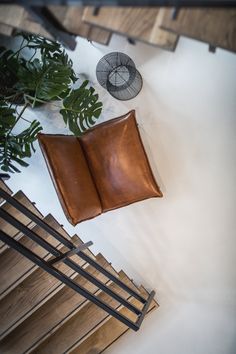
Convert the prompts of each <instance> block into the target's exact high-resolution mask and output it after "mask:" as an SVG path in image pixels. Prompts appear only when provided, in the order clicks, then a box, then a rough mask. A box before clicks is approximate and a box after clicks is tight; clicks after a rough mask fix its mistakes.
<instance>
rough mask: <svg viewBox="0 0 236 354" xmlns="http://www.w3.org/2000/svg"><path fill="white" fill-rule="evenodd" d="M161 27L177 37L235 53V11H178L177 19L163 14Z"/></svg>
mask: <svg viewBox="0 0 236 354" xmlns="http://www.w3.org/2000/svg"><path fill="white" fill-rule="evenodd" d="M161 27H162V28H163V29H166V30H168V31H172V32H174V33H177V34H179V35H184V36H187V37H190V38H193V39H196V40H200V41H203V42H206V43H209V44H210V45H212V46H213V47H221V48H224V49H227V50H230V51H233V52H236V9H235V8H232V9H215V8H208V9H201V8H195V9H193V8H184V9H180V10H179V11H178V14H177V19H175V20H173V19H172V10H171V9H169V10H167V11H166V12H165V15H164V17H163V19H162V23H161Z"/></svg>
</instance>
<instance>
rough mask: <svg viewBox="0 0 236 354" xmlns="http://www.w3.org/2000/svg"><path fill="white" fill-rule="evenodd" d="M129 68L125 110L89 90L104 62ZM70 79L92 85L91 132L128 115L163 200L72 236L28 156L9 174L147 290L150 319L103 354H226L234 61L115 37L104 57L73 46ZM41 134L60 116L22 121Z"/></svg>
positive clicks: (233, 290)
mask: <svg viewBox="0 0 236 354" xmlns="http://www.w3.org/2000/svg"><path fill="white" fill-rule="evenodd" d="M110 51H122V52H124V53H126V54H128V55H130V56H131V57H132V59H133V60H134V62H135V63H136V65H137V68H138V69H139V71H140V73H141V75H142V77H143V80H144V86H143V89H142V91H141V92H140V94H139V95H138V96H137V97H136V98H135V99H133V100H130V101H127V102H121V101H117V100H115V99H114V98H112V97H111V96H109V94H108V93H107V92H106V91H105V90H104V89H102V88H101V87H100V86H99V84H98V83H97V82H96V76H95V68H96V64H97V62H98V60H99V59H100V58H101V57H102V56H103V55H104V54H105V53H107V52H110ZM70 56H71V58H72V59H73V60H74V64H75V69H76V72H77V73H80V74H84V75H85V76H87V77H88V78H89V79H90V81H91V82H93V83H94V85H95V86H96V88H97V90H98V91H99V93H100V98H101V99H102V101H103V103H104V111H103V114H102V117H101V119H100V121H103V120H107V119H110V118H113V117H115V116H118V115H120V114H123V113H126V112H127V111H128V110H130V109H131V108H135V109H136V111H137V119H138V122H139V126H140V131H141V135H142V138H143V140H144V144H145V147H146V150H147V153H148V156H149V158H150V162H151V165H152V167H153V171H154V174H155V176H156V178H157V180H158V182H159V184H160V185H161V188H162V191H163V193H164V198H163V199H150V200H146V201H143V202H140V203H137V204H134V205H130V206H128V207H125V208H122V209H119V210H115V211H113V212H109V213H107V214H104V215H102V216H99V217H97V218H95V219H93V220H90V221H87V222H84V223H81V224H80V225H78V226H77V227H76V228H73V227H72V226H71V225H69V224H68V222H67V221H66V219H65V217H64V215H63V212H62V210H61V207H60V204H59V201H58V199H57V196H56V193H55V191H54V189H53V186H52V183H51V181H50V178H49V175H48V172H47V169H46V166H45V163H44V160H43V158H42V155H41V152H40V151H39V149H38V150H37V153H36V154H35V155H34V157H33V158H32V159H31V162H30V167H29V168H27V169H25V170H23V171H22V173H21V174H20V175H17V174H15V175H13V176H12V178H11V180H10V181H9V185H10V187H11V188H13V190H14V191H17V190H18V189H19V188H21V189H22V190H23V191H24V192H25V193H26V194H27V195H28V196H29V197H30V198H31V199H32V200H33V201H35V202H36V203H37V206H38V208H39V209H40V210H41V211H42V212H43V213H44V214H45V215H46V214H47V213H49V212H51V213H52V214H54V216H55V217H57V218H58V219H59V221H60V222H61V223H62V224H64V225H65V228H66V229H67V230H68V231H69V232H70V233H71V234H74V233H76V232H77V233H78V234H79V235H80V236H81V237H82V238H83V239H84V241H87V240H92V241H93V242H94V247H93V249H94V251H95V252H98V251H100V252H102V253H103V254H104V255H105V256H106V257H107V258H108V259H109V260H110V261H112V263H113V265H114V266H115V267H116V268H117V269H120V268H123V269H124V270H125V271H126V272H127V274H128V275H130V277H132V278H133V279H134V280H135V281H136V282H137V283H138V284H139V283H142V284H143V285H144V286H146V287H147V288H148V289H150V290H151V289H155V290H156V292H157V295H156V299H157V300H158V302H159V303H160V308H159V309H158V310H157V311H155V312H154V313H153V314H152V315H150V317H149V318H148V319H147V320H146V321H145V322H144V323H143V326H142V329H141V330H140V331H139V332H138V333H133V332H131V331H130V332H129V333H127V334H126V335H125V336H124V337H122V339H121V340H120V341H119V342H117V343H116V344H114V346H112V347H111V348H110V349H109V350H107V353H114V354H124V353H125V354H144V353H145V354H156V353H158V354H235V353H236V266H235V259H236V257H235V253H236V235H235V230H236V217H235V205H236V191H235V182H236V157H235V154H236V139H235V133H236V55H235V54H232V53H229V52H226V51H223V50H219V49H217V51H216V53H215V54H211V53H209V52H208V48H207V45H206V44H203V43H200V42H197V41H192V40H189V39H186V38H181V39H180V41H179V44H178V46H177V49H176V51H175V53H169V52H167V51H163V50H160V49H157V48H154V47H150V46H147V45H145V44H141V43H139V44H137V45H135V46H133V45H130V44H128V42H127V41H126V40H125V39H124V38H122V37H119V36H114V37H113V39H112V41H111V44H110V46H109V47H103V46H101V45H97V44H94V45H91V44H90V43H88V42H87V41H86V40H83V39H78V46H77V49H76V51H75V52H71V53H70ZM27 115H28V117H31V118H33V117H37V118H39V119H40V120H41V121H42V123H43V125H44V131H45V132H50V133H57V132H58V133H62V132H66V131H67V130H66V129H65V128H64V124H63V121H62V119H61V117H60V116H59V115H58V114H57V113H56V111H55V107H54V111H53V112H52V111H51V112H48V111H47V110H46V109H45V111H44V112H43V114H42V113H40V112H39V111H34V112H28V113H27Z"/></svg>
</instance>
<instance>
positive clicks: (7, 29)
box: [0, 23, 13, 202]
mask: <svg viewBox="0 0 236 354" xmlns="http://www.w3.org/2000/svg"><path fill="white" fill-rule="evenodd" d="M12 32H13V27H12V26H8V25H4V23H0V34H2V35H4V36H11V35H12ZM0 202H1V199H0Z"/></svg>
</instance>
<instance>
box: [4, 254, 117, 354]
mask: <svg viewBox="0 0 236 354" xmlns="http://www.w3.org/2000/svg"><path fill="white" fill-rule="evenodd" d="M96 259H97V262H98V263H99V264H100V265H102V266H103V267H104V268H105V269H107V270H109V271H112V267H111V266H110V265H109V263H108V262H107V261H106V259H105V258H104V257H103V256H102V255H101V254H99V255H98V256H97V257H96ZM86 270H87V271H89V272H90V274H92V275H93V276H95V277H96V278H97V279H99V280H100V281H102V282H103V283H106V284H107V283H108V282H109V281H108V279H107V278H106V277H105V276H104V275H102V274H101V273H99V272H98V271H97V270H96V269H94V268H93V267H91V266H89V267H88V268H87V269H86ZM74 281H76V282H77V283H79V284H80V285H81V286H83V287H85V288H86V289H87V290H89V291H90V292H91V293H94V294H95V295H96V296H97V294H98V293H99V291H100V290H98V288H97V287H96V286H94V285H93V284H91V283H90V282H88V281H87V280H86V279H85V278H83V277H81V276H77V277H76V278H75V279H74ZM87 304H88V300H86V299H85V298H84V297H83V296H81V295H79V294H78V293H76V292H75V291H73V290H72V289H70V288H68V287H64V288H63V289H62V290H60V291H59V292H58V293H57V294H56V295H54V296H53V297H52V298H51V299H50V300H49V301H47V302H46V303H45V304H44V305H43V306H42V307H40V308H39V309H38V310H37V311H36V312H35V313H34V314H32V315H31V316H30V317H29V318H27V320H26V321H24V322H23V323H21V325H20V326H18V327H17V328H16V329H15V330H14V331H13V332H11V333H10V335H9V336H7V337H6V338H5V339H4V340H3V341H1V343H0V352H3V353H6V354H7V353H11V354H20V353H25V352H26V351H27V352H28V351H31V350H33V348H34V347H35V346H38V345H39V344H40V343H41V342H43V341H44V340H45V339H46V338H47V337H48V336H50V335H51V334H52V333H53V332H55V331H56V330H58V328H60V327H61V326H62V325H64V323H65V322H66V321H68V320H69V319H70V318H71V317H72V316H74V315H75V314H76V313H78V312H79V311H81V309H82V308H83V307H84V306H86V305H87Z"/></svg>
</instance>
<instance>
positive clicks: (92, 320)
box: [32, 276, 132, 354]
mask: <svg viewBox="0 0 236 354" xmlns="http://www.w3.org/2000/svg"><path fill="white" fill-rule="evenodd" d="M121 279H122V280H123V281H124V282H126V283H127V284H129V285H130V286H132V283H131V282H130V280H129V279H128V278H127V277H124V276H121ZM110 287H111V288H112V289H113V290H116V291H117V293H118V294H120V295H122V296H124V297H125V298H127V297H128V296H127V293H125V292H124V291H123V290H122V289H120V288H118V287H117V285H115V284H114V283H113V284H111V285H110ZM98 297H99V298H100V299H102V300H103V301H106V303H108V304H109V305H110V306H113V307H115V308H118V307H119V306H120V305H119V304H118V303H117V301H115V300H114V299H112V298H111V297H110V296H108V295H106V294H105V293H104V292H102V293H101V294H99V295H98ZM107 316H108V314H107V313H106V312H105V311H104V310H102V309H101V308H100V307H98V306H96V305H95V304H93V303H91V302H89V303H88V304H87V305H86V306H84V307H83V308H82V309H81V311H79V312H78V313H77V314H76V315H75V316H73V317H72V318H71V319H70V320H69V321H67V322H66V323H65V324H64V325H63V326H62V327H60V328H59V330H57V331H56V332H55V333H54V334H53V335H52V336H50V337H49V338H48V339H47V340H46V341H44V342H43V343H42V344H41V345H40V346H39V347H38V348H36V349H35V350H34V351H33V352H32V353H34V354H36V353H37V354H45V353H47V354H55V353H58V354H59V353H65V352H67V351H68V350H69V349H70V348H71V347H73V346H74V345H75V343H77V342H79V341H80V340H82V338H83V337H84V336H86V334H87V333H88V332H90V331H91V330H92V329H93V328H94V327H96V326H98V325H99V323H100V322H101V321H103V320H104V318H105V317H107Z"/></svg>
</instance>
